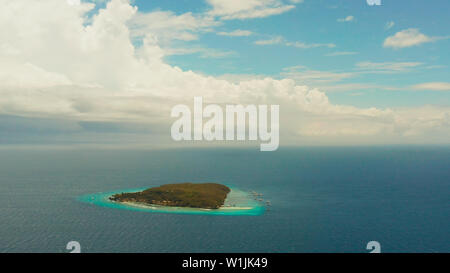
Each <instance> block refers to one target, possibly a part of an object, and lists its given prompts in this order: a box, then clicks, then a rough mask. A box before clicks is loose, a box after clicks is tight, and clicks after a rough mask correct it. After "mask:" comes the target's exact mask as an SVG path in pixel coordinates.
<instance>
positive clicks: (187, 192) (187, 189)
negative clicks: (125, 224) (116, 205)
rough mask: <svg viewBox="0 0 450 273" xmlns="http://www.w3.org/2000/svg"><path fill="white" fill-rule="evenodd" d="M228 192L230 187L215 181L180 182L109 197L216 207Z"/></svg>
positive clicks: (205, 207)
mask: <svg viewBox="0 0 450 273" xmlns="http://www.w3.org/2000/svg"><path fill="white" fill-rule="evenodd" d="M229 192H230V188H228V187H227V186H224V185H221V184H216V183H204V184H194V183H181V184H167V185H162V186H159V187H155V188H150V189H147V190H144V191H141V192H134V193H120V194H114V195H113V196H111V197H110V198H109V199H110V200H112V201H115V202H130V203H141V204H147V205H160V206H171V207H190V208H204V209H218V208H220V207H221V206H222V205H223V204H224V202H225V199H226V197H227V195H228V193H229Z"/></svg>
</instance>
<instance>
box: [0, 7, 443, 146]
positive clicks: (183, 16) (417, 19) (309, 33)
mask: <svg viewBox="0 0 450 273" xmlns="http://www.w3.org/2000/svg"><path fill="white" fill-rule="evenodd" d="M0 5H1V6H2V9H1V10H0V146H1V145H6V146H10V145H28V144H29V145H36V144H46V145H72V144H89V145H99V144H102V145H105V144H108V145H110V146H116V145H125V146H127V145H135V144H148V145H156V146H163V145H167V146H169V147H170V146H172V145H173V143H171V140H170V133H169V132H170V125H171V123H172V122H173V120H172V119H171V117H170V109H171V108H172V107H173V106H175V105H176V104H179V103H185V104H192V101H193V97H194V96H202V97H204V99H205V101H207V102H210V103H219V104H224V103H240V104H258V103H259V104H261V103H264V104H279V105H280V109H281V114H280V130H281V144H282V145H283V144H284V145H353V144H361V145H370V144H377V145H379V144H448V142H449V139H450V138H449V135H450V80H449V76H450V70H449V64H450V59H449V58H450V57H449V56H450V54H448V52H449V48H450V47H449V46H450V32H449V31H448V26H449V25H450V17H449V16H448V10H449V8H450V3H449V2H448V1H446V0H437V1H420V0H411V1H393V0H390V1H389V0H382V1H381V5H379V6H378V5H374V6H370V5H368V4H367V1H366V0H352V1H344V0H342V1H338V0H327V1H325V0H314V1H313V0H303V1H302V0H248V1H241V0H176V1H175V0H173V1H172V0H169V1H168V0H152V1H146V0H145V1H144V0H134V1H128V0H110V1H106V0H97V1H79V0H42V1H39V3H35V1H33V2H30V1H26V0H17V1H6V0H0Z"/></svg>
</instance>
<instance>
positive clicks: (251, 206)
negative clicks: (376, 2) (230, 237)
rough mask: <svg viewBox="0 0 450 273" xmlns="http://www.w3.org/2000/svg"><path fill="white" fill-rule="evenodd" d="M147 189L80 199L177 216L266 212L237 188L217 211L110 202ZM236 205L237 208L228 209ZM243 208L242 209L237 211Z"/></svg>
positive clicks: (108, 193) (80, 199)
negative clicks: (112, 199)
mask: <svg viewBox="0 0 450 273" xmlns="http://www.w3.org/2000/svg"><path fill="white" fill-rule="evenodd" d="M145 189H147V188H139V189H127V190H118V191H111V192H100V193H94V194H87V195H83V196H81V197H79V198H78V200H79V201H81V202H84V203H89V204H91V205H97V206H101V207H106V208H113V209H125V210H134V211H142V212H151V213H177V214H200V215H229V216H238V215H247V216H249V215H253V216H257V215H262V214H263V213H264V211H265V207H264V206H263V205H262V204H261V203H260V202H258V201H255V200H254V199H252V198H251V196H250V194H249V193H247V192H244V191H241V190H239V189H236V188H231V192H230V193H229V194H228V196H227V199H226V200H225V206H224V207H223V208H220V209H217V210H208V209H196V208H182V207H165V206H136V205H130V204H124V203H118V202H113V201H111V200H109V197H110V196H112V195H114V194H118V193H125V192H139V191H143V190H145ZM231 204H234V205H235V207H227V206H230V205H231ZM237 208H242V209H237Z"/></svg>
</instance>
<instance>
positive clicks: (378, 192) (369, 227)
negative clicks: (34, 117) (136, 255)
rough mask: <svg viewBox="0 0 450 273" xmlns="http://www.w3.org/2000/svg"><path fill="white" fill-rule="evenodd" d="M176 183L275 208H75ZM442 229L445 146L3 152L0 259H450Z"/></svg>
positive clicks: (446, 221) (448, 189)
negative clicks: (302, 255) (74, 255)
mask: <svg viewBox="0 0 450 273" xmlns="http://www.w3.org/2000/svg"><path fill="white" fill-rule="evenodd" d="M176 182H218V183H222V184H226V185H232V186H234V187H237V188H239V189H241V190H244V191H252V190H254V191H257V192H260V193H263V194H264V198H265V199H266V200H270V201H271V203H272V206H271V207H270V209H269V210H268V211H265V212H264V213H263V214H262V215H256V216H255V215H252V216H245V215H236V216H221V215H190V214H173V213H157V212H155V213H148V212H142V211H134V210H124V209H117V208H108V207H101V206H96V205H93V204H89V203H85V202H81V201H80V199H79V198H80V196H84V195H88V194H94V193H99V192H111V191H116V190H121V189H133V188H135V189H136V188H146V187H151V186H158V185H161V184H166V183H176ZM449 231H450V148H449V147H367V148H366V147H358V148H355V147H352V148H350V147H347V148H344V147H341V148H335V147H332V148H330V147H329V148H326V147H321V148H284V149H281V148H280V149H279V150H278V151H276V152H259V151H258V150H255V149H178V150H177V149H173V150H141V151H136V150H134V151H133V150H129V151H128V150H115V151H111V150H110V151H107V150H91V151H90V150H1V151H0V252H67V250H66V244H67V243H68V242H69V241H78V242H79V243H80V244H81V251H82V252H368V250H366V245H367V243H368V242H369V241H378V242H379V243H380V244H381V251H382V252H450V232H449Z"/></svg>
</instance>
